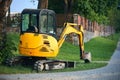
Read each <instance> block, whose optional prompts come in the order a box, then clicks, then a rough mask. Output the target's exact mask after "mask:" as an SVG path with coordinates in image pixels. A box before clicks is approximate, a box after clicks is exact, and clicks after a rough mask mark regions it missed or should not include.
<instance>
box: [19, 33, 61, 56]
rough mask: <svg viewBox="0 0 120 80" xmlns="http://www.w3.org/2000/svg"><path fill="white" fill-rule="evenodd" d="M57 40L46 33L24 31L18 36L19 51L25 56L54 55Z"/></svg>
mask: <svg viewBox="0 0 120 80" xmlns="http://www.w3.org/2000/svg"><path fill="white" fill-rule="evenodd" d="M58 50H59V49H58V44H57V40H56V39H55V38H54V37H52V36H49V35H46V34H35V33H24V34H22V35H21V36H20V45H19V51H20V54H22V55H26V56H38V57H56V56H57V54H58Z"/></svg>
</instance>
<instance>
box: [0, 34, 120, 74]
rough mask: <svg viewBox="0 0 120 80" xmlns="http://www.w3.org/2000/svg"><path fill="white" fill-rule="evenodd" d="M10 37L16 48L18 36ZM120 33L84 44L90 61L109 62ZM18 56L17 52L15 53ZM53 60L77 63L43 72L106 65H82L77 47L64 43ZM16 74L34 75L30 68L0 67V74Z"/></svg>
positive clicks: (85, 68) (93, 67)
mask: <svg viewBox="0 0 120 80" xmlns="http://www.w3.org/2000/svg"><path fill="white" fill-rule="evenodd" d="M9 35H10V36H12V37H13V36H14V37H13V38H12V40H15V41H14V42H16V46H17V45H18V41H19V36H18V35H15V34H13V33H12V34H9ZM119 36H120V33H118V34H114V35H112V36H108V37H96V38H93V39H91V40H90V41H89V42H87V43H85V51H87V52H91V54H92V61H109V59H110V57H111V56H112V54H113V52H114V50H115V48H116V44H117V42H118V38H119ZM16 53H17V54H18V51H16ZM14 54H15V52H14ZM55 59H60V60H69V61H78V62H79V63H77V65H76V68H67V69H63V70H53V71H45V72H61V71H76V70H88V69H95V68H99V67H103V66H105V65H107V63H93V62H91V63H89V64H84V63H83V62H82V61H81V60H80V58H79V47H78V46H74V45H72V44H70V43H68V42H65V43H64V44H63V46H62V47H61V49H60V52H59V54H58V56H57V57H56V58H55ZM12 73H13V74H16V73H35V72H34V71H32V68H30V67H23V66H20V65H18V66H14V67H7V66H4V65H2V64H1V65H0V74H12Z"/></svg>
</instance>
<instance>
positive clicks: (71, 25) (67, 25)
mask: <svg viewBox="0 0 120 80" xmlns="http://www.w3.org/2000/svg"><path fill="white" fill-rule="evenodd" d="M64 26H65V28H64V30H63V32H62V34H61V36H60V39H59V41H58V47H59V48H60V47H61V46H62V44H63V42H64V41H65V38H66V36H67V35H68V34H70V33H76V34H78V37H79V38H78V39H79V47H80V58H81V59H83V58H84V34H83V27H82V26H81V25H78V24H75V23H65V24H64ZM74 26H77V27H78V29H79V30H78V29H76V28H75V27H74Z"/></svg>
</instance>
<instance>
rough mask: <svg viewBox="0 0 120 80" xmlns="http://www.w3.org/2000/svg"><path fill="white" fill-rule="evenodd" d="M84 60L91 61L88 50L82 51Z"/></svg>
mask: <svg viewBox="0 0 120 80" xmlns="http://www.w3.org/2000/svg"><path fill="white" fill-rule="evenodd" d="M83 55H84V61H85V63H90V62H91V53H90V52H84V54H83Z"/></svg>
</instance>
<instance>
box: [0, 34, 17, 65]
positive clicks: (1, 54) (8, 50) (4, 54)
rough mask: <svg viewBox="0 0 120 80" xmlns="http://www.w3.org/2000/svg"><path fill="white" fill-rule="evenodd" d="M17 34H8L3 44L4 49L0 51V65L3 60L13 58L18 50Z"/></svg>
mask: <svg viewBox="0 0 120 80" xmlns="http://www.w3.org/2000/svg"><path fill="white" fill-rule="evenodd" d="M16 34H17V33H8V34H7V39H6V43H5V48H4V49H2V50H1V51H0V63H2V62H3V61H4V60H5V59H7V58H9V57H12V56H14V55H15V54H14V53H16V51H17V48H18V39H19V37H18V34H17V35H16Z"/></svg>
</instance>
